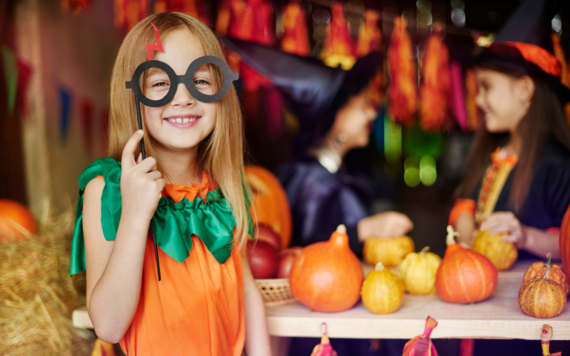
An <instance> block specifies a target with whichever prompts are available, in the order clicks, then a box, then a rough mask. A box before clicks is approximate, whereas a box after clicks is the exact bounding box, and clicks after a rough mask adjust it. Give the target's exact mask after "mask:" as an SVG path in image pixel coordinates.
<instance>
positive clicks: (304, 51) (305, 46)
mask: <svg viewBox="0 0 570 356" xmlns="http://www.w3.org/2000/svg"><path fill="white" fill-rule="evenodd" d="M281 23H282V26H283V35H282V37H281V46H280V47H281V50H283V51H284V52H287V53H293V54H296V55H298V56H303V57H308V56H309V55H310V54H311V49H310V47H309V35H308V32H307V23H306V15H305V10H303V8H302V7H301V5H299V3H298V2H291V3H289V4H288V5H287V6H286V7H285V9H284V10H283V17H282V20H281Z"/></svg>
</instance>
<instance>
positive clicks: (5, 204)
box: [0, 199, 36, 238]
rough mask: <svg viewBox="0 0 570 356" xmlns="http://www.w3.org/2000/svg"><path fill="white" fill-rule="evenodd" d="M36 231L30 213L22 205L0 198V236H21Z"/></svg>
mask: <svg viewBox="0 0 570 356" xmlns="http://www.w3.org/2000/svg"><path fill="white" fill-rule="evenodd" d="M35 232H36V222H35V220H34V217H33V215H32V213H30V211H29V210H28V208H26V207H25V206H24V205H22V204H20V203H18V202H15V201H12V200H5V199H0V238H14V237H21V236H25V235H28V234H33V233H35Z"/></svg>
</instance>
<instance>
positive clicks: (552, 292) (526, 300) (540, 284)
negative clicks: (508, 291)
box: [518, 266, 566, 318]
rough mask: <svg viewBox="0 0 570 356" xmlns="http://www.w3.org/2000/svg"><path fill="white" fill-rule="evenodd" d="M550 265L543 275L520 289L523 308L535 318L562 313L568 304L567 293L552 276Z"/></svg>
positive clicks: (520, 304)
mask: <svg viewBox="0 0 570 356" xmlns="http://www.w3.org/2000/svg"><path fill="white" fill-rule="evenodd" d="M549 275H550V266H546V272H544V275H543V276H542V277H534V278H532V279H531V280H529V281H528V282H526V283H525V284H524V285H523V286H522V288H521V289H520V291H519V298H518V302H519V306H520V307H521V310H522V311H523V312H524V313H525V314H528V315H530V316H534V317H535V318H553V317H555V316H558V315H560V313H562V310H564V307H565V306H566V293H565V292H564V290H563V289H562V287H560V285H559V284H557V283H554V282H552V281H551V280H550V279H549V278H550V276H549Z"/></svg>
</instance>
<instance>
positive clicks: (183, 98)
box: [170, 83, 196, 107]
mask: <svg viewBox="0 0 570 356" xmlns="http://www.w3.org/2000/svg"><path fill="white" fill-rule="evenodd" d="M195 102H196V99H194V97H193V96H192V95H191V94H190V92H189V91H188V88H186V85H184V83H180V84H178V89H177V90H176V94H175V95H174V98H173V99H172V101H171V102H170V105H172V106H174V107H187V106H191V105H193V104H195Z"/></svg>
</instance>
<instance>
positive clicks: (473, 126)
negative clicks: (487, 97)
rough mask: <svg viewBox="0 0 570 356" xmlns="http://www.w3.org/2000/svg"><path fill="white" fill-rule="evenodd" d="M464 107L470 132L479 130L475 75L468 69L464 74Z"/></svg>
mask: <svg viewBox="0 0 570 356" xmlns="http://www.w3.org/2000/svg"><path fill="white" fill-rule="evenodd" d="M465 92H466V96H467V97H466V98H465V105H466V106H467V122H468V123H469V129H470V130H471V131H477V129H478V128H479V110H478V109H477V104H475V98H476V97H477V78H476V77H475V73H474V72H473V71H472V70H471V69H469V70H467V72H466V73H465Z"/></svg>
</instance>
